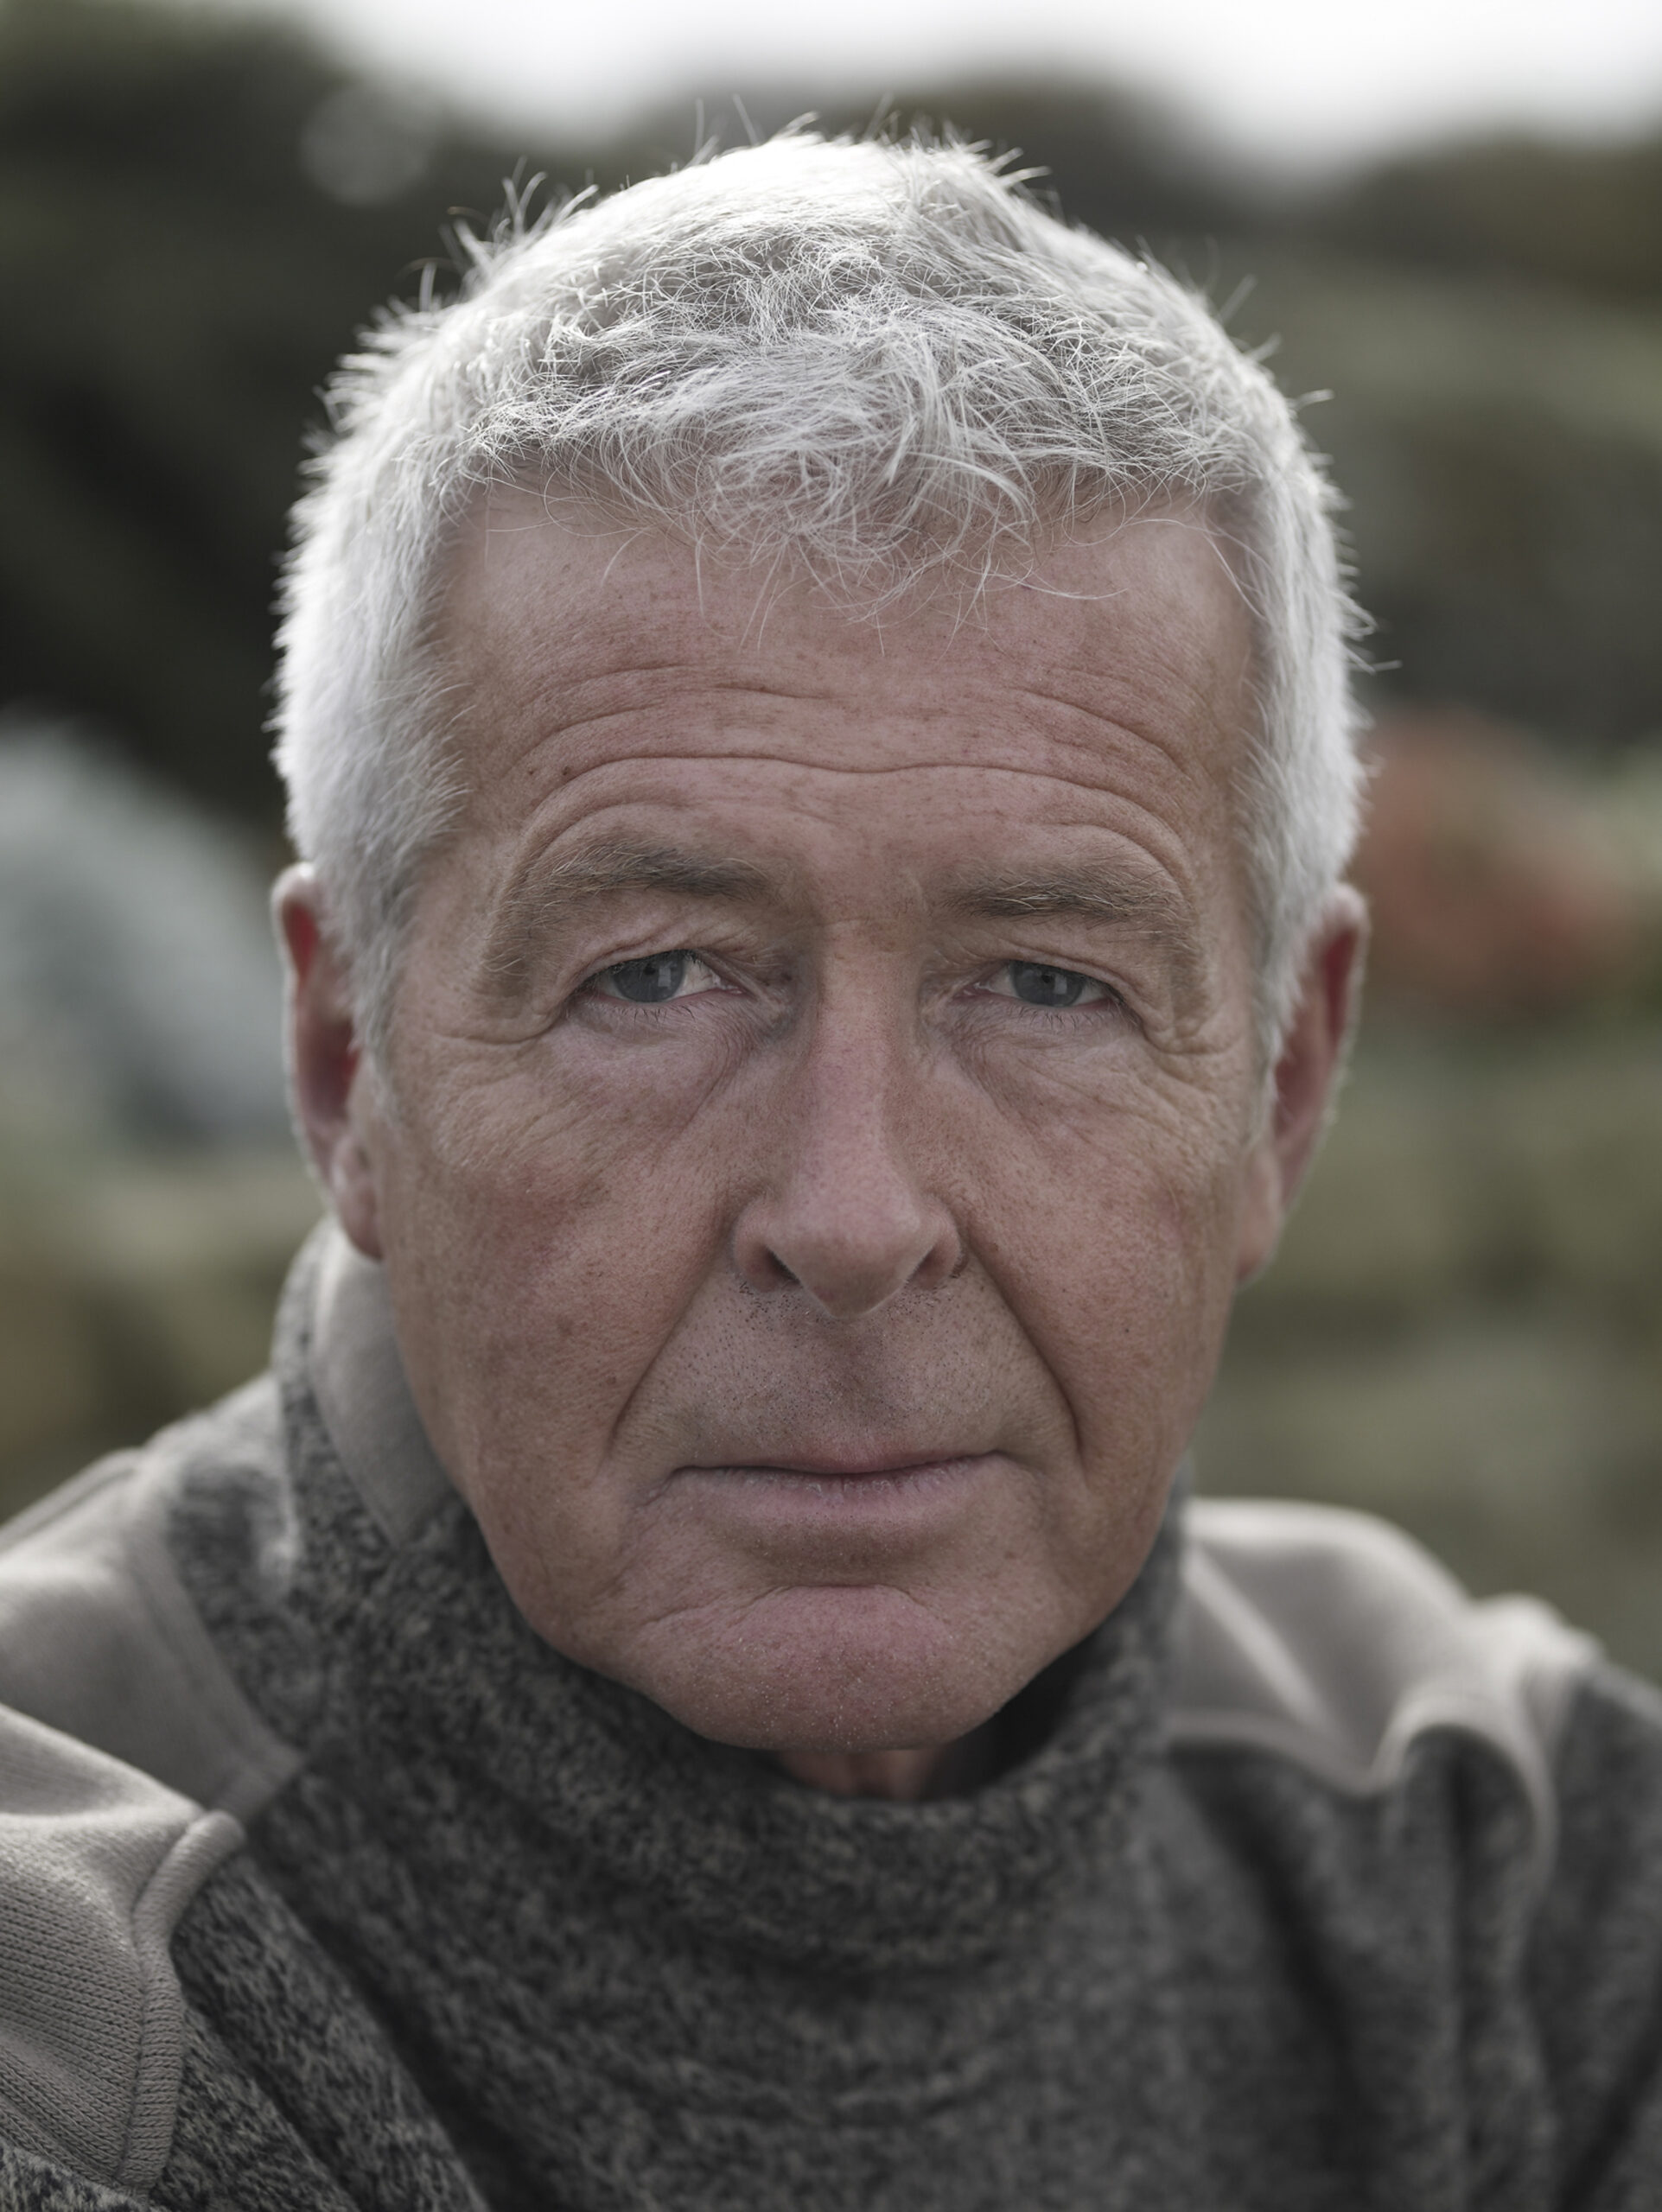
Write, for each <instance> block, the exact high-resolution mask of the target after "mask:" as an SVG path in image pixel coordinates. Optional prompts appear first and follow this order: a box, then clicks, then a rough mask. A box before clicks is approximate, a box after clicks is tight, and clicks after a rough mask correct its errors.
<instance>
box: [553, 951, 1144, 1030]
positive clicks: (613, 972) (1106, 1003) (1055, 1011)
mask: <svg viewBox="0 0 1662 2212" xmlns="http://www.w3.org/2000/svg"><path fill="white" fill-rule="evenodd" d="M670 961H681V962H684V963H689V964H692V963H696V964H697V966H698V967H700V968H702V969H704V972H705V973H706V974H707V975H709V976H712V977H713V978H714V979H715V985H716V987H720V986H721V985H722V984H723V976H722V975H721V972H720V970H719V969H717V968H716V964H715V963H714V962H713V961H711V960H710V959H709V958H708V957H706V956H705V955H704V954H703V953H701V952H697V951H695V950H693V949H692V947H691V946H690V945H675V946H671V947H667V948H665V950H663V951H660V952H648V953H639V954H636V955H634V957H632V958H630V959H627V960H614V961H609V962H608V963H607V964H606V965H605V966H604V967H603V968H597V969H595V970H594V971H593V973H592V974H590V975H589V976H586V977H585V978H584V979H583V982H582V983H581V984H580V985H579V986H578V995H579V996H583V995H588V996H591V997H595V998H599V999H603V1000H606V1001H608V1002H609V1003H611V1004H613V1005H622V1006H629V1007H634V1008H636V1009H637V1010H638V1011H640V1012H642V1013H655V1012H657V1011H658V1010H659V1009H660V1008H662V1007H668V1006H672V1005H674V1004H675V1003H676V1002H677V1001H678V1000H680V999H681V998H682V997H683V996H684V995H685V996H687V997H704V996H706V995H714V993H713V989H711V988H710V987H706V988H705V989H704V990H699V991H694V992H688V993H685V994H683V992H682V991H681V990H680V988H678V987H679V985H680V983H682V982H685V975H683V976H678V977H677V978H676V982H677V988H675V989H674V990H672V992H671V993H669V994H668V995H666V996H665V997H663V998H658V999H653V998H634V997H632V996H630V995H628V994H627V992H624V991H622V990H616V991H608V990H605V989H602V988H600V987H601V986H602V984H603V982H605V980H606V979H607V978H608V976H620V975H621V974H622V973H623V972H624V971H626V970H628V969H636V970H641V969H648V968H650V967H651V966H653V964H654V963H659V962H670ZM1016 969H1028V970H1029V971H1031V973H1032V974H1033V975H1035V976H1058V977H1062V978H1066V979H1067V980H1068V981H1070V982H1077V983H1078V984H1079V986H1080V991H1081V992H1083V991H1085V990H1090V991H1094V992H1097V993H1098V994H1100V995H1099V996H1097V997H1093V998H1086V999H1084V1000H1083V1003H1081V997H1080V994H1079V993H1076V994H1075V995H1074V997H1073V999H1071V1000H1068V1001H1065V1002H1063V1003H1060V1004H1051V1005H1047V1004H1046V1003H1045V1002H1044V1001H1042V1000H1039V999H1031V998H1026V997H1023V995H1022V993H1021V991H1020V990H1019V989H1011V990H1008V991H997V990H994V989H993V988H990V978H989V979H987V980H985V981H984V982H983V984H982V986H981V988H983V989H984V991H985V992H986V995H987V996H989V997H994V998H1003V999H1008V1000H1009V1001H1011V1002H1012V1003H1013V1004H1015V1005H1018V1006H1022V1007H1025V1008H1026V1009H1027V1011H1028V1013H1029V1014H1036V1015H1039V1016H1041V1017H1047V1018H1049V1019H1052V1020H1054V1019H1056V1018H1058V1017H1062V1016H1066V1015H1068V1014H1074V1013H1079V1012H1084V1011H1086V1010H1088V1009H1090V1008H1092V1007H1110V1008H1114V1009H1118V1011H1120V1012H1124V1011H1126V1006H1125V1001H1124V997H1123V996H1122V995H1121V994H1120V993H1119V992H1118V991H1117V990H1116V989H1115V988H1114V987H1113V986H1112V984H1111V983H1108V982H1104V981H1103V979H1102V978H1101V977H1100V976H1091V975H1087V974H1086V971H1085V970H1084V969H1078V968H1066V967H1063V966H1061V965H1060V963H1057V962H1054V961H1045V960H1022V959H1018V958H1015V957H1012V958H1009V959H1007V960H1003V961H1000V962H999V963H997V966H996V967H995V968H994V969H993V970H992V971H991V974H992V976H1004V975H1008V974H1010V973H1011V971H1013V970H1016Z"/></svg>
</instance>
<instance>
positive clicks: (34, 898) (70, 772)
mask: <svg viewBox="0 0 1662 2212" xmlns="http://www.w3.org/2000/svg"><path fill="white" fill-rule="evenodd" d="M280 1011H281V978H280V974H279V970H278V966H277V956H276V952H275V950H274V948H273V944H272V940H271V928H270V925H269V923H268V921H267V919H266V913H265V887H264V881H263V880H262V874H261V870H260V868H258V865H257V863H256V861H255V859H254V856H253V853H252V849H250V847H249V845H248V844H247V843H246V842H245V841H244V840H243V839H242V838H241V837H240V836H239V835H238V833H237V832H236V831H234V830H232V829H226V828H224V827H221V826H220V824H219V823H215V822H214V821H213V820H212V819H211V818H210V817H208V816H207V815H206V814H204V813H202V812H201V811H199V810H197V809H196V808H194V807H193V806H192V805H191V804H188V802H187V801H185V800H182V799H181V798H177V797H175V795H174V794H173V793H172V792H171V791H168V790H167V789H166V788H165V787H164V786H162V785H158V784H156V783H154V782H151V781H149V780H147V779H143V777H142V776H141V775H140V774H139V773H138V772H137V771H135V770H134V769H133V768H131V767H130V766H127V765H126V764H125V763H124V762H122V761H120V760H118V759H117V758H116V757H115V756H114V755H113V754H112V753H107V752H106V751H105V750H104V749H103V748H102V747H100V746H99V744H98V743H97V742H96V741H94V740H92V739H91V738H89V737H87V736H86V735H84V734H80V733H78V732H76V731H73V730H72V729H68V728H58V727H53V726H50V725H47V724H43V723H41V722H39V721H31V720H30V719H29V718H28V717H26V716H24V715H21V714H17V713H12V714H10V715H0V1118H3V1120H4V1121H5V1122H7V1123H9V1124H10V1126H11V1127H12V1128H13V1129H14V1130H15V1131H17V1130H21V1131H26V1132H32V1133H34V1134H35V1135H40V1136H48V1137H49V1136H52V1135H58V1136H64V1137H71V1138H77V1137H79V1138H86V1139H102V1140H108V1139H115V1138H140V1139H186V1140H196V1141H204V1140H205V1141H212V1142H239V1141H249V1140H253V1139H259V1138H264V1137H270V1136H273V1135H277V1133H279V1132H280V1131H281V1130H282V1128H283V1125H284V1118H285V1116H284V1105H283V1066H282V1052H281V1045H280Z"/></svg>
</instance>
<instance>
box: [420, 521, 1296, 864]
mask: <svg viewBox="0 0 1662 2212" xmlns="http://www.w3.org/2000/svg"><path fill="white" fill-rule="evenodd" d="M440 646H441V652H442V654H443V660H444V663H445V665H446V668H447V671H448V673H449V676H450V677H451V678H452V679H453V680H454V683H455V687H456V695H457V698H458V704H459V708H460V713H459V716H458V727H459V729H460V732H461V734H462V747H463V753H464V764H463V766H464V777H465V781H466V784H467V786H468V794H469V796H468V804H467V807H466V810H465V819H466V821H467V822H468V823H471V824H472V825H473V826H474V828H475V829H485V828H487V826H489V825H492V824H494V825H496V826H498V827H500V828H503V829H506V827H507V825H508V824H509V823H524V822H525V821H526V820H527V818H528V816H530V815H532V814H536V813H539V812H542V811H544V810H547V809H548V808H549V807H550V806H552V807H553V808H554V809H555V811H556V813H557V815H558V816H561V817H570V820H571V821H572V822H573V823H575V822H576V819H577V818H578V817H580V816H581V815H582V814H583V811H584V810H585V808H588V807H602V808H603V807H604V806H605V805H607V804H608V803H609V799H608V795H609V794H610V793H612V792H614V791H616V790H618V789H619V788H620V787H621V785H628V786H629V787H630V788H631V789H645V788H646V786H647V785H652V784H654V783H655V784H658V785H663V786H664V787H665V788H667V787H668V786H669V785H672V784H673V783H674V782H675V781H676V779H691V785H690V788H691V789H693V790H696V791H697V793H698V794H699V795H700V796H701V797H709V796H710V795H712V794H719V793H720V792H721V791H723V790H725V791H729V792H730V793H731V794H732V795H733V797H734V798H735V799H736V800H738V801H739V802H740V803H742V802H743V800H744V798H745V795H746V794H748V793H752V792H754V791H756V790H757V789H758V788H761V786H762V785H766V786H767V788H768V789H770V790H772V791H775V792H776V791H777V790H778V788H779V786H780V778H781V777H785V778H787V779H794V782H793V789H795V790H797V791H799V792H800V793H801V794H802V795H803V803H804V804H807V805H809V806H810V807H812V804H814V803H815V802H814V800H813V798H812V797H811V796H809V794H811V793H812V792H813V791H821V790H822V787H823V795H824V796H825V798H826V801H827V803H828V804H832V805H834V806H835V807H836V808H837V809H838V810H844V809H846V808H848V807H849V805H850V804H851V802H852V798H853V795H854V792H855V790H856V785H855V783H854V782H851V781H850V779H858V782H859V784H860V785H865V784H866V779H869V778H870V777H872V776H874V775H876V776H878V777H880V778H882V779H885V781H884V783H883V785H882V798H881V801H879V802H878V803H879V804H880V805H881V807H882V809H884V810H897V813H898V815H899V816H908V815H909V813H910V812H913V811H916V810H918V809H919V808H922V809H923V810H925V811H927V810H929V809H930V808H932V807H933V808H938V807H940V806H943V805H944V806H947V807H948V808H949V809H952V808H956V807H957V806H958V805H960V804H965V805H968V806H969V808H970V810H971V812H974V811H975V810H977V808H979V807H981V806H983V805H984V803H987V802H989V801H990V803H991V804H992V806H993V810H994V812H995V813H997V811H998V809H999V807H1000V806H1001V805H1003V804H1004V801H1005V799H1006V798H1010V797H1019V798H1020V801H1021V804H1022V808H1023V809H1024V810H1028V811H1032V810H1035V809H1036V810H1037V811H1038V812H1039V813H1041V814H1042V813H1054V814H1056V815H1057V816H1058V817H1069V818H1071V817H1072V815H1073V814H1075V813H1077V812H1078V811H1079V806H1080V804H1081V803H1084V804H1086V810H1087V811H1089V810H1090V806H1091V804H1092V803H1093V802H1094V803H1096V804H1098V805H1102V804H1105V805H1106V806H1108V807H1109V809H1110V810H1112V809H1114V808H1115V807H1118V809H1119V810H1121V811H1122V812H1124V810H1125V809H1126V808H1128V807H1129V808H1130V809H1131V810H1137V808H1139V807H1141V808H1143V810H1145V811H1147V810H1152V811H1153V812H1155V813H1157V814H1160V815H1162V816H1166V817H1173V818H1174V819H1176V818H1181V821H1182V822H1183V823H1185V824H1187V825H1188V827H1189V828H1190V829H1193V830H1196V831H1198V830H1200V829H1201V828H1202V827H1205V828H1207V829H1210V828H1212V827H1213V826H1215V825H1218V824H1223V823H1228V822H1230V821H1232V791H1233V789H1234V786H1235V784H1236V781H1237V778H1238V774H1239V765H1240V764H1239V753H1240V748H1241V746H1242V744H1243V743H1244V741H1245V735H1246V719H1247V716H1248V715H1249V714H1250V712H1251V659H1252V653H1251V632H1250V626H1249V623H1248V620H1247V616H1246V613H1245V607H1244V606H1243V603H1242V600H1241V595H1240V594H1239V590H1238V589H1237V588H1236V584H1235V582H1234V579H1233V577H1232V574H1231V572H1230V570H1229V568H1228V566H1227V563H1226V560H1225V559H1224V557H1223V556H1222V554H1221V552H1220V551H1219V547H1218V545H1217V543H1215V541H1214V540H1213V537H1212V536H1211V535H1210V533H1209V532H1208V531H1207V528H1206V527H1205V525H1204V524H1203V523H1202V522H1201V521H1200V519H1199V518H1196V517H1194V516H1193V515H1187V514H1183V513H1171V512H1168V513H1158V514H1150V515H1144V516H1140V517H1138V518H1135V519H1130V520H1111V521H1109V522H1106V523H1104V524H1100V525H1099V526H1098V528H1097V530H1096V531H1094V532H1093V534H1092V538H1091V540H1090V541H1089V542H1077V543H1071V544H1068V545H1066V546H1062V547H1060V548H1059V549H1057V550H1054V552H1053V553H1051V554H1050V555H1049V556H1048V557H1047V558H1046V559H1045V560H1044V561H1043V562H1042V563H1041V564H1040V565H1039V566H1038V567H1037V568H1036V569H1035V572H1034V574H1033V575H1031V576H1030V577H1029V578H1028V579H1027V580H1026V581H1025V582H1022V583H1020V584H998V585H995V586H993V587H991V588H989V589H988V591H987V592H986V593H985V594H984V595H983V596H982V597H981V599H980V600H978V601H977V603H976V604H975V605H974V606H973V607H971V608H970V609H969V610H967V611H964V610H949V609H947V608H946V607H944V606H942V605H940V604H932V605H927V606H918V607H905V608H903V609H902V610H901V612H899V613H889V614H888V615H886V616H884V617H883V618H882V619H877V618H875V617H871V616H864V617H862V616H860V615H858V614H857V613H856V614H850V613H849V612H848V611H847V610H846V609H844V608H843V607H837V606H835V605H833V604H831V602H830V601H828V600H827V599H826V598H825V596H824V595H823V594H820V593H819V592H818V591H817V590H816V589H814V588H812V587H811V586H807V585H801V584H797V585H790V586H786V587H784V588H780V587H779V586H778V585H777V584H776V583H775V582H773V581H771V580H769V579H767V578H765V577H761V576H759V575H757V574H755V572H740V573H735V572H734V571H732V570H722V569H716V568H712V567H711V566H710V565H709V564H708V563H701V562H700V560H699V558H698V557H697V555H696V554H695V553H694V552H693V550H691V549H690V548H689V547H687V546H685V545H683V544H680V543H676V542H674V541H672V540H671V539H668V538H666V537H663V536H660V535H659V534H657V533H654V532H650V531H634V532H623V531H609V532H608V531H604V530H602V529H601V528H600V527H598V526H596V527H595V528H594V529H591V530H588V529H583V528H581V527H574V526H572V525H571V524H570V523H569V522H567V521H566V520H564V519H561V520H555V519H551V518H550V516H549V514H548V512H547V510H546V508H545V506H544V503H543V502H542V501H541V500H540V499H537V498H535V497H534V496H532V495H530V494H525V493H517V492H498V493H494V494H493V496H492V498H491V499H490V500H489V502H488V504H487V505H483V506H482V507H481V510H480V511H479V512H477V513H476V514H475V515H474V518H472V521H471V523H470V525H469V527H468V531H467V534H466V536H465V537H464V538H463V540H462V543H461V544H460V545H459V547H458V549H457V550H456V553H455V558H454V563H453V566H452V569H451V572H450V575H449V589H448V591H447V594H446V596H445V599H444V602H443V611H442V618H441V623H440ZM643 779H645V781H644V783H643ZM1012 780H1013V782H1014V784H1016V785H1019V786H1020V789H1019V793H1017V792H1013V791H1010V790H1009V789H1007V786H1009V785H1010V784H1011V783H1012ZM871 803H872V800H871V788H870V787H869V786H868V787H867V788H866V789H865V790H863V791H861V792H860V808H865V807H868V806H869V804H871ZM856 810H859V809H856ZM551 826H555V825H551Z"/></svg>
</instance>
